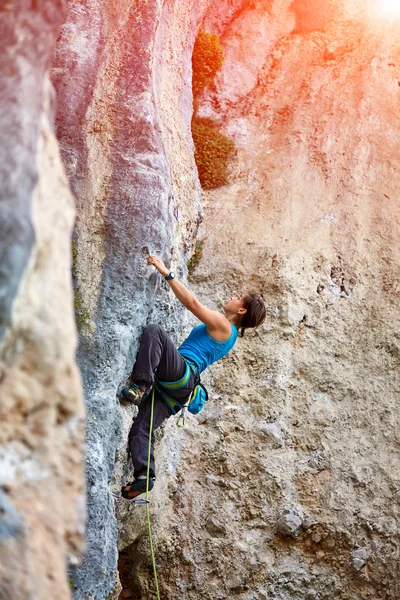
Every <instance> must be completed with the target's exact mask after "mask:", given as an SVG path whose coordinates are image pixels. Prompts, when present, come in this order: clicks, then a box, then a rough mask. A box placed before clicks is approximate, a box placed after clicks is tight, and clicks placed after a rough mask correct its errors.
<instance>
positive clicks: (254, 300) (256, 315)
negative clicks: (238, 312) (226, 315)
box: [239, 293, 267, 337]
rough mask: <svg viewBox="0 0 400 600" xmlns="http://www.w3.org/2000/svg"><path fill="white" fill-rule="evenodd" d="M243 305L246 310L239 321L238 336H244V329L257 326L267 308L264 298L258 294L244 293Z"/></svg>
mask: <svg viewBox="0 0 400 600" xmlns="http://www.w3.org/2000/svg"><path fill="white" fill-rule="evenodd" d="M243 307H244V308H245V309H246V310H247V312H246V313H245V314H244V315H243V317H242V320H241V321H240V325H239V331H240V337H243V336H244V332H245V330H246V329H249V328H254V327H258V326H259V325H261V323H263V322H264V321H265V317H266V315H267V309H266V308H265V304H264V300H263V299H262V298H261V296H260V295H259V294H254V293H251V294H246V296H245V299H244V303H243Z"/></svg>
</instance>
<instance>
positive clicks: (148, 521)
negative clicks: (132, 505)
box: [146, 387, 160, 600]
mask: <svg viewBox="0 0 400 600" xmlns="http://www.w3.org/2000/svg"><path fill="white" fill-rule="evenodd" d="M153 413H154V387H153V392H152V395H151V411H150V431H149V446H148V450H147V479H146V500H147V502H146V515H147V525H148V528H149V540H150V552H151V560H152V563H153V571H154V580H155V583H156V594H157V600H160V591H159V589H158V579H157V567H156V558H155V556H154V548H153V538H152V535H151V523H150V508H149V507H150V504H149V477H150V455H151V437H152V433H153Z"/></svg>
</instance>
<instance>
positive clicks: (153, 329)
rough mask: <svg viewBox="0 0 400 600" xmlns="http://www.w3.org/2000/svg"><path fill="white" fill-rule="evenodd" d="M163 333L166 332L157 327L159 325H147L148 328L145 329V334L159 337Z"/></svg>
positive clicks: (159, 326)
mask: <svg viewBox="0 0 400 600" xmlns="http://www.w3.org/2000/svg"><path fill="white" fill-rule="evenodd" d="M162 331H164V328H163V327H161V325H157V323H150V325H147V327H145V328H144V330H143V334H146V335H152V336H157V335H159V334H160V333H161V332H162Z"/></svg>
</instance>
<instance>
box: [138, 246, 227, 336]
mask: <svg viewBox="0 0 400 600" xmlns="http://www.w3.org/2000/svg"><path fill="white" fill-rule="evenodd" d="M147 262H148V264H149V265H153V266H154V267H155V268H156V269H157V270H158V271H159V272H160V274H161V275H163V277H166V276H167V275H168V274H169V269H167V267H166V266H165V265H164V263H163V261H162V260H160V259H159V258H157V257H156V256H149V258H148V259H147ZM168 283H169V285H170V288H171V289H172V291H173V292H174V294H175V296H176V297H177V298H178V300H179V302H181V303H182V304H183V306H184V307H185V308H187V309H188V310H190V312H191V313H193V314H194V315H195V316H196V317H197V318H198V319H199V320H200V321H202V322H203V323H205V325H207V330H208V331H209V333H211V334H212V333H216V332H219V333H221V334H227V335H230V334H231V325H230V323H229V321H228V319H227V318H226V317H224V315H222V314H221V313H219V312H217V311H216V310H211V309H210V308H207V307H206V306H204V304H202V303H201V302H199V300H197V298H196V296H195V295H194V294H193V293H192V292H191V291H190V290H188V289H187V288H186V287H185V286H184V285H183V283H181V282H180V281H178V280H177V279H170V280H169V281H168Z"/></svg>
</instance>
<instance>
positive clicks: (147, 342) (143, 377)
mask: <svg viewBox="0 0 400 600" xmlns="http://www.w3.org/2000/svg"><path fill="white" fill-rule="evenodd" d="M185 371H186V363H185V361H184V360H183V358H182V356H181V355H180V354H179V352H178V351H177V349H176V348H175V345H174V343H173V341H172V340H171V338H170V337H169V336H168V334H167V332H166V331H165V330H164V329H163V328H162V327H161V326H160V325H154V324H153V325H149V326H148V327H146V328H145V330H144V331H143V335H142V337H141V340H140V345H139V350H138V353H137V357H136V362H135V365H134V367H133V370H132V374H131V383H136V384H137V385H139V387H140V388H141V389H142V390H146V392H147V393H146V395H145V396H144V397H143V398H142V401H141V403H140V405H139V412H138V414H137V416H136V417H135V418H134V421H133V424H132V427H131V430H130V432H129V450H130V454H131V457H132V462H133V469H134V475H135V477H139V475H146V473H147V453H148V443H149V433H150V411H151V397H152V391H151V390H150V388H151V385H152V383H153V374H154V373H155V372H157V377H158V378H159V379H160V380H161V381H178V380H179V379H181V378H182V377H183V376H184V374H185ZM194 385H195V375H194V373H193V372H192V371H191V374H190V379H189V381H188V382H187V384H186V385H185V387H183V388H182V389H180V390H168V394H169V395H170V396H172V397H173V398H175V399H176V400H178V402H179V403H180V404H185V402H186V401H187V400H188V399H189V396H190V394H191V392H192V391H193V388H194ZM171 415H172V410H171V409H170V408H169V406H168V405H167V404H166V403H165V402H164V400H163V399H162V398H161V397H160V396H159V394H158V393H157V390H155V393H154V413H153V431H152V436H151V438H152V439H151V456H150V475H151V476H152V477H154V476H155V464H154V431H155V430H156V429H157V427H159V426H160V425H161V424H162V423H163V422H164V421H165V419H167V418H168V417H170V416H171Z"/></svg>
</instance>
